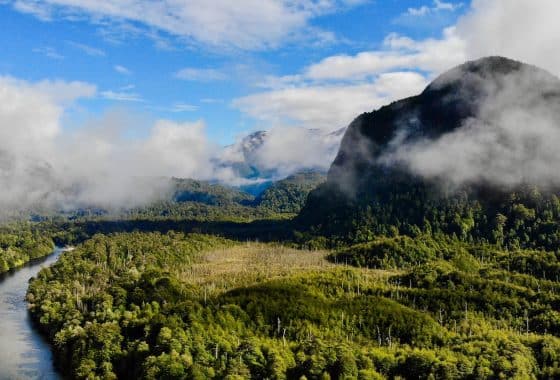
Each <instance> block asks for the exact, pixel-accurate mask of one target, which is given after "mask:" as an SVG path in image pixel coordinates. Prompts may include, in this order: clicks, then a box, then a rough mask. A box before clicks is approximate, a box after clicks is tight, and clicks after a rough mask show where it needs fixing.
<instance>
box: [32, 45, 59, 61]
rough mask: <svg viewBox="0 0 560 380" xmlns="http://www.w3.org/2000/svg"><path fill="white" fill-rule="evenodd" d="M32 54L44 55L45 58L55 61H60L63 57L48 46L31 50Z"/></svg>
mask: <svg viewBox="0 0 560 380" xmlns="http://www.w3.org/2000/svg"><path fill="white" fill-rule="evenodd" d="M33 52H34V53H37V54H41V55H44V56H45V57H47V58H50V59H55V60H62V59H64V56H63V55H62V54H60V53H59V52H57V51H56V49H55V48H53V47H50V46H43V47H38V48H35V49H33Z"/></svg>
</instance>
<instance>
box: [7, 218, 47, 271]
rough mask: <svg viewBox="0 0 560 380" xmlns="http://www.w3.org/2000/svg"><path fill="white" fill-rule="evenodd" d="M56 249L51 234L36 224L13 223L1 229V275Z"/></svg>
mask: <svg viewBox="0 0 560 380" xmlns="http://www.w3.org/2000/svg"><path fill="white" fill-rule="evenodd" d="M53 249H54V244H53V240H52V237H51V235H50V234H48V233H45V231H44V230H43V229H42V228H39V227H38V225H37V224H34V223H23V222H21V223H12V224H9V225H4V226H2V227H0V273H2V272H7V271H9V270H11V269H14V268H17V267H20V266H22V265H24V264H25V263H27V262H29V261H30V260H33V259H36V258H39V257H43V256H46V255H48V254H49V253H51V252H52V251H53Z"/></svg>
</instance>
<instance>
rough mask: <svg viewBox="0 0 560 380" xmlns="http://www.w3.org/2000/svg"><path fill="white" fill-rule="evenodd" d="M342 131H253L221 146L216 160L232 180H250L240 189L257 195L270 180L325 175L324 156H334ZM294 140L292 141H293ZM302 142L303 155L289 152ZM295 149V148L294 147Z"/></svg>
mask: <svg viewBox="0 0 560 380" xmlns="http://www.w3.org/2000/svg"><path fill="white" fill-rule="evenodd" d="M345 130H346V128H341V129H338V130H335V131H331V132H325V131H323V130H320V129H301V128H297V129H289V128H286V129H273V130H271V131H257V132H254V133H251V134H250V135H248V136H246V137H244V138H243V139H241V140H240V141H238V142H236V143H235V144H232V145H229V146H227V147H225V149H224V151H223V152H222V154H221V156H220V157H219V158H218V159H217V160H216V161H217V166H218V167H219V168H222V169H224V168H225V169H228V168H229V169H231V171H232V172H233V175H234V176H235V177H239V178H243V179H246V180H253V182H254V183H251V184H250V185H244V186H243V187H242V189H243V190H244V191H248V192H250V193H252V194H254V195H258V194H259V193H261V192H262V191H264V190H265V189H266V188H267V187H268V186H270V184H271V182H272V181H275V180H279V179H282V178H286V177H288V176H290V175H293V174H296V173H299V172H305V171H315V172H319V173H326V171H327V168H328V164H325V157H334V156H335V155H336V152H337V149H338V147H339V145H340V141H341V139H342V136H343V135H344V132H345ZM294 140H295V141H294ZM301 141H306V142H307V144H306V152H305V157H303V158H302V157H300V156H301V155H302V154H303V153H302V152H297V153H298V154H293V153H294V152H292V151H291V150H293V149H294V147H295V146H296V145H297V146H300V144H299V143H300V142H301ZM296 148H297V147H296Z"/></svg>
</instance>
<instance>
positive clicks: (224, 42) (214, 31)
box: [0, 0, 468, 145]
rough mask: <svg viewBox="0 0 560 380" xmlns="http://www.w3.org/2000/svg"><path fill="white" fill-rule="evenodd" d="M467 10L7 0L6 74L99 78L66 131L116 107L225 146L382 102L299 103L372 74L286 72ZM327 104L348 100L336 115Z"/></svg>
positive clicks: (326, 121) (329, 125) (357, 2)
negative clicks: (189, 127)
mask: <svg viewBox="0 0 560 380" xmlns="http://www.w3.org/2000/svg"><path fill="white" fill-rule="evenodd" d="M467 9H468V7H467V5H466V4H462V3H451V2H449V3H447V2H433V3H431V2H429V1H425V0H420V1H402V0H399V1H396V0H388V1H366V0H303V1H283V0H280V1H266V0H265V1H261V0H244V1H236V2H231V1H220V0H215V1H199V0H192V1H188V0H184V1H173V0H164V1H158V2H153V1H147V0H121V1H91V0H54V1H51V0H46V1H35V0H16V1H11V0H0V25H2V26H3V29H4V31H5V33H2V34H1V36H0V75H2V76H7V77H12V78H17V79H19V80H24V81H27V82H30V83H36V82H39V81H43V80H50V81H63V82H74V81H78V82H82V83H87V84H89V85H92V86H95V91H94V93H93V94H88V96H84V97H79V98H77V99H76V103H75V104H74V105H75V107H73V108H72V109H68V110H67V111H66V112H65V115H64V117H65V120H64V123H63V127H64V128H79V127H81V126H83V124H85V123H87V122H88V121H89V120H91V119H93V118H95V117H100V116H101V115H103V114H105V113H107V112H112V111H115V110H120V111H122V112H126V113H130V114H132V115H135V116H136V117H138V118H139V119H140V120H139V121H138V123H137V124H139V125H136V126H135V128H132V129H131V130H129V131H127V133H129V134H130V135H131V136H133V137H138V136H139V137H141V136H145V135H146V134H148V133H149V128H150V124H151V123H152V122H153V121H155V120H158V119H169V120H175V121H180V122H183V121H189V122H195V121H199V120H203V121H204V122H205V124H206V128H207V133H208V135H209V137H210V138H211V139H212V140H213V141H216V142H217V143H219V144H222V145H226V144H231V143H232V142H233V141H235V139H236V138H239V137H240V136H243V135H245V134H248V133H250V132H251V131H254V130H260V129H264V130H268V129H271V128H273V127H275V126H279V125H285V124H288V125H295V126H305V127H309V128H324V129H332V130H334V129H338V128H341V127H344V126H345V125H346V124H348V123H349V122H350V121H351V119H352V118H353V116H354V113H356V112H362V111H366V110H370V108H372V107H373V106H375V105H376V104H374V101H372V102H371V105H370V104H368V99H367V98H364V99H363V100H362V99H360V100H358V101H357V102H358V103H360V105H359V106H358V105H356V106H355V107H350V110H349V111H347V110H346V109H347V108H348V107H345V106H344V105H337V104H336V103H338V101H337V100H336V99H325V100H321V99H316V102H317V103H319V104H315V105H313V104H311V105H310V106H311V107H312V108H311V109H307V108H305V109H301V110H297V109H296V108H297V105H298V104H297V103H300V99H299V97H304V98H306V97H308V96H310V97H313V96H314V95H313V93H314V91H313V89H314V88H315V87H316V86H323V85H329V86H335V87H334V88H333V91H334V92H333V93H332V96H333V97H336V94H337V92H336V90H337V89H338V88H339V87H340V90H341V91H342V92H345V91H347V89H345V88H344V86H355V87H356V94H357V96H360V95H361V94H360V93H362V94H364V93H365V95H366V96H367V95H370V93H371V89H368V88H363V87H360V86H363V85H365V86H367V85H369V84H371V83H372V82H373V81H374V79H375V78H362V79H359V80H354V78H350V80H348V81H346V80H345V79H346V78H341V79H342V80H338V79H337V78H335V79H336V80H334V81H332V83H331V80H330V79H331V78H329V77H328V74H327V75H324V74H323V75H322V76H321V74H319V77H318V78H304V77H302V78H297V79H295V78H294V79H293V80H288V79H287V78H289V77H292V76H298V75H299V76H304V73H305V71H306V70H308V69H309V68H310V67H313V65H316V64H318V63H320V62H321V61H322V60H325V59H328V58H329V57H333V56H338V55H349V56H353V55H356V54H359V53H360V52H363V51H370V50H378V49H385V48H386V44H385V43H384V41H385V39H386V38H387V36H389V35H391V34H394V33H396V34H398V35H403V36H404V35H406V36H409V37H411V38H414V39H425V38H429V37H436V38H437V37H439V36H441V31H442V29H443V28H445V27H447V26H449V25H452V24H453V23H454V22H455V21H456V20H457V18H458V17H459V16H460V15H461V14H463V13H464V12H465V11H466V10H467ZM405 69H408V68H405ZM363 79H365V80H363ZM415 79H416V78H411V80H412V81H414V80H415ZM414 84H415V85H416V83H414ZM283 91H284V92H283ZM290 91H291V92H292V94H290V93H289V92H290ZM385 91H393V89H388V90H387V89H381V90H380V92H382V93H383V92H385ZM297 92H299V93H297ZM381 96H382V94H381ZM259 98H260V99H261V101H259V100H258V99H259ZM274 102H278V104H271V103H274ZM293 103H296V104H293ZM321 103H322V104H333V103H334V104H333V105H334V106H335V107H336V108H338V109H341V108H342V107H344V108H345V109H344V110H341V111H342V112H340V116H335V117H334V120H331V115H330V113H332V111H331V112H325V110H324V109H322V107H321V105H322V104H321ZM300 106H302V107H307V106H306V105H305V104H302V103H300ZM313 106H315V107H313ZM336 108H335V109H336ZM307 112H309V115H307V116H306V115H300V114H301V113H307ZM321 114H323V117H321Z"/></svg>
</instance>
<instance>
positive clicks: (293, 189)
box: [255, 172, 326, 214]
mask: <svg viewBox="0 0 560 380" xmlns="http://www.w3.org/2000/svg"><path fill="white" fill-rule="evenodd" d="M325 180H326V176H325V175H323V174H320V173H316V172H303V173H299V174H295V175H292V176H290V177H288V178H286V179H284V180H281V181H277V182H275V183H273V184H272V186H271V187H269V188H268V189H266V190H265V191H264V192H263V193H262V194H261V195H259V196H258V197H257V199H256V200H255V204H256V205H258V207H259V208H262V209H265V210H271V211H273V212H275V213H291V214H297V213H298V212H299V211H300V210H301V209H302V208H303V206H304V204H305V201H306V200H307V196H308V195H309V193H310V192H311V191H312V190H313V189H315V188H316V187H317V186H318V185H320V184H321V183H323V182H325Z"/></svg>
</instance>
